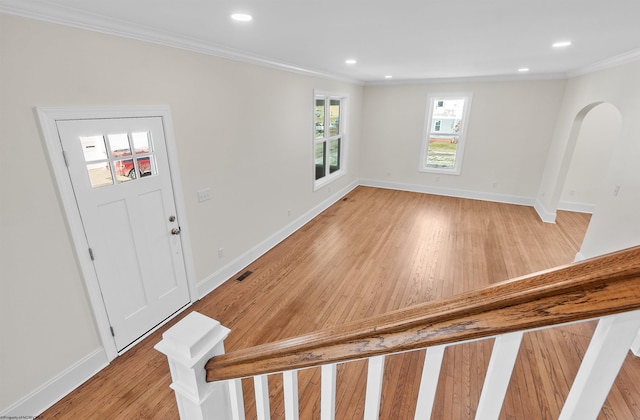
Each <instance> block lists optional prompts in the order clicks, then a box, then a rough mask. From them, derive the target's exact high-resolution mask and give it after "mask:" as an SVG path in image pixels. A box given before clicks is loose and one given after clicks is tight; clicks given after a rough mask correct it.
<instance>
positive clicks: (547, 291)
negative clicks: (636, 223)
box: [206, 247, 640, 382]
mask: <svg viewBox="0 0 640 420" xmlns="http://www.w3.org/2000/svg"><path fill="white" fill-rule="evenodd" d="M636 309H640V247H635V248H629V249H626V250H623V251H618V252H615V253H612V254H608V255H605V256H602V257H597V258H593V259H589V260H586V261H582V262H579V263H574V264H570V265H566V266H561V267H558V268H555V269H551V270H547V271H541V272H538V273H534V274H531V275H528V276H523V277H519V278H515V279H512V280H507V281H504V282H501V283H496V284H494V285H491V286H488V287H486V288H483V289H479V290H474V291H471V292H467V293H463V294H460V295H456V296H452V297H449V298H446V299H442V300H438V301H433V302H427V303H424V304H420V305H415V306H411V307H409V308H405V309H400V310H397V311H394V312H389V313H386V314H383V315H380V316H376V317H372V318H367V319H364V320H359V321H355V322H351V323H347V324H343V325H340V326H337V327H333V328H329V329H326V330H323V331H319V332H316V333H311V334H306V335H302V336H299V337H295V338H290V339H285V340H280V341H276V342H272V343H267V344H262V345H259V346H255V347H251V348H248V349H242V350H238V351H234V352H231V353H227V354H224V355H220V356H216V357H214V358H212V359H210V360H209V361H208V362H207V364H206V370H207V381H208V382H212V381H218V380H225V379H232V378H242V377H248V376H255V375H260V374H268V373H275V372H282V371H285V370H293V369H302V368H307V367H312V366H318V365H323V364H329V363H337V362H344V361H348V360H357V359H363V358H368V357H372V356H377V355H381V354H389V353H396V352H401V351H407V350H416V349H421V348H425V347H430V346H434V345H441V344H450V343H456V342H460V341H467V340H472V339H478V338H483V337H491V336H496V335H500V334H505V333H509V332H514V331H522V330H529V329H535V328H543V327H548V326H552V325H558V324H563V323H567V322H574V321H581V320H586V319H591V318H598V317H602V316H606V315H613V314H617V313H622V312H627V311H631V310H636Z"/></svg>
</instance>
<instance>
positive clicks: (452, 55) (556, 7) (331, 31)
mask: <svg viewBox="0 0 640 420" xmlns="http://www.w3.org/2000/svg"><path fill="white" fill-rule="evenodd" d="M0 11H4V12H7V13H12V14H17V15H21V16H27V17H33V18H38V19H44V20H48V21H53V22H58V23H63V24H68V25H71V26H78V27H83V28H88V29H93V30H98V31H102V32H107V33H112V34H118V35H122V36H127V37H132V38H137V39H143V40H148V41H153V42H159V43H163V44H168V45H173V46H178V47H181V48H187V49H191V50H196V51H201V52H205V53H210V54H214V55H219V56H223V57H228V58H234V59H240V60H246V61H253V62H259V63H262V64H266V65H274V66H286V67H289V68H291V69H295V70H299V71H303V72H311V73H319V74H323V75H328V76H331V77H339V78H344V79H348V80H354V81H360V82H365V83H377V82H381V81H384V80H385V79H384V76H385V75H392V76H393V79H392V80H393V81H403V80H423V79H443V78H446V79H448V78H459V77H467V78H468V77H471V78H511V77H523V78H524V77H526V78H531V77H556V76H566V75H568V74H573V73H576V72H580V71H583V70H585V69H588V68H590V67H593V66H596V67H597V66H599V65H603V64H604V63H607V62H616V61H621V60H629V59H636V58H637V57H640V22H639V19H640V1H639V0H606V1H605V0H530V1H523V0H484V1H483V0H446V1H445V0H395V1H391V0H385V1H382V0H323V1H309V0H0ZM233 12H245V13H249V14H251V15H253V21H252V22H250V23H237V22H233V21H231V19H230V17H229V16H230V14H231V13H233ZM562 40H571V41H572V42H573V45H571V46H570V47H568V48H564V49H554V48H552V47H551V44H552V43H554V42H556V41H562ZM347 58H355V59H356V60H357V61H358V62H357V64H355V65H347V64H345V60H346V59H347ZM522 67H527V68H529V69H530V71H529V72H528V73H519V72H518V71H517V70H518V69H519V68H522Z"/></svg>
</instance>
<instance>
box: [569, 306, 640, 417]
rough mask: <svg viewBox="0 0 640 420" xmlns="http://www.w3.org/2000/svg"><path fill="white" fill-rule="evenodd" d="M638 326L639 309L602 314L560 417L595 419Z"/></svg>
mask: <svg viewBox="0 0 640 420" xmlns="http://www.w3.org/2000/svg"><path fill="white" fill-rule="evenodd" d="M638 329H640V311H634V312H626V313H623V314H619V315H614V316H608V317H606V318H602V319H601V320H600V321H599V322H598V327H597V328H596V331H595V332H594V333H593V337H592V338H591V343H590V344H589V348H588V349H587V352H586V353H585V355H584V358H583V359H582V364H581V365H580V369H579V370H578V374H577V375H576V379H575V380H574V381H573V386H572V387H571V390H570V391H569V395H568V396H567V400H566V401H565V403H564V407H562V412H561V413H560V417H559V420H588V419H595V418H596V417H597V416H598V413H600V410H601V409H602V405H603V404H604V401H605V400H606V398H607V395H608V394H609V391H610V390H611V386H612V385H613V382H614V381H615V379H616V376H618V372H619V371H620V368H621V367H622V363H623V362H624V359H625V357H626V356H627V353H628V352H629V347H630V346H631V343H632V342H633V340H634V339H635V337H636V335H637V334H638Z"/></svg>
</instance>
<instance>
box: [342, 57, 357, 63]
mask: <svg viewBox="0 0 640 420" xmlns="http://www.w3.org/2000/svg"><path fill="white" fill-rule="evenodd" d="M345 63H347V64H356V63H357V61H356V60H354V59H353V58H350V59H348V60H346V61H345Z"/></svg>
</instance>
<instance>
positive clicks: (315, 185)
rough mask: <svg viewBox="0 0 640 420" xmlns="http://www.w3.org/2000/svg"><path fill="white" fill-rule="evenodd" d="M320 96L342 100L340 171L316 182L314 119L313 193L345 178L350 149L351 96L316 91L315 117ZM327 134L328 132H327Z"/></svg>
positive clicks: (313, 126)
mask: <svg viewBox="0 0 640 420" xmlns="http://www.w3.org/2000/svg"><path fill="white" fill-rule="evenodd" d="M318 96H324V97H326V99H327V100H331V99H339V100H340V162H339V163H340V169H338V170H337V171H335V172H334V173H332V174H329V175H326V176H324V177H322V178H320V179H318V180H316V176H315V167H316V140H317V139H316V130H315V117H314V118H313V119H312V120H313V121H312V128H311V137H312V138H313V142H312V144H311V161H312V163H313V164H312V169H313V172H312V180H313V191H317V190H319V189H321V188H322V187H324V186H326V185H328V184H330V183H332V182H334V181H335V180H336V179H338V178H340V177H342V176H344V175H345V174H346V173H347V159H346V156H347V147H348V141H347V137H348V133H347V131H348V128H347V127H348V125H349V117H348V115H347V108H348V103H349V96H348V95H347V94H345V93H336V92H328V91H323V90H314V91H313V108H312V109H313V115H315V109H316V98H317V97H318ZM343 122H346V124H343ZM326 123H327V122H326V121H325V125H326ZM325 132H327V131H326V130H325Z"/></svg>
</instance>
